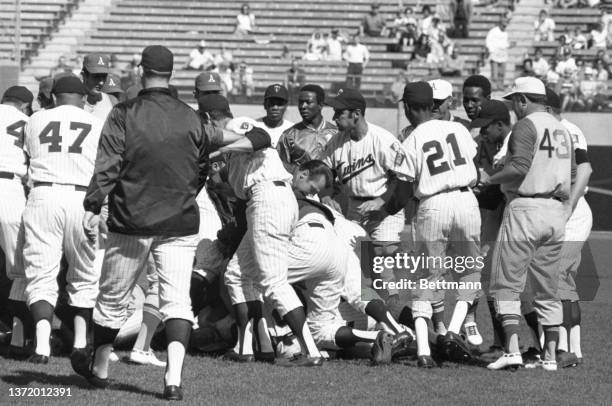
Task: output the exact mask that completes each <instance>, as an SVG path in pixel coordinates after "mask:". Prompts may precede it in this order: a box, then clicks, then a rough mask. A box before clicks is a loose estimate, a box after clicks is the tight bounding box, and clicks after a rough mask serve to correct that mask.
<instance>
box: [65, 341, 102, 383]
mask: <svg viewBox="0 0 612 406" xmlns="http://www.w3.org/2000/svg"><path fill="white" fill-rule="evenodd" d="M92 362H93V359H92V351H91V350H90V349H88V348H75V349H74V350H73V351H72V353H71V354H70V365H72V369H73V370H74V372H76V373H77V374H79V375H81V376H82V377H83V378H85V379H87V382H89V383H90V384H91V385H92V386H95V387H96V388H100V389H104V388H106V387H107V386H108V379H107V378H100V377H98V376H96V375H94V373H93V371H92V370H91V368H92Z"/></svg>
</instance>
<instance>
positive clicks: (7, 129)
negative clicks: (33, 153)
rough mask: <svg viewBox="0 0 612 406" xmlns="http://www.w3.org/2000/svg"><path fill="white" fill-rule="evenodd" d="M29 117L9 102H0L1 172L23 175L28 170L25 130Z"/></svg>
mask: <svg viewBox="0 0 612 406" xmlns="http://www.w3.org/2000/svg"><path fill="white" fill-rule="evenodd" d="M28 120H29V117H28V116H26V115H25V114H23V113H22V112H21V111H20V110H18V109H16V108H15V107H13V106H9V105H7V104H0V172H12V173H14V174H15V175H17V176H19V177H23V176H24V175H25V174H26V171H27V164H26V155H25V153H24V152H23V132H24V128H25V125H26V123H27V122H28Z"/></svg>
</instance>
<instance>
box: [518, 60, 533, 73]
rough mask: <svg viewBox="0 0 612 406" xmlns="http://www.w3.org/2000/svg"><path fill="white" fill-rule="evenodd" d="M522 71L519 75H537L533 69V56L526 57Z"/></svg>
mask: <svg viewBox="0 0 612 406" xmlns="http://www.w3.org/2000/svg"><path fill="white" fill-rule="evenodd" d="M521 68H522V69H521V72H520V73H519V77H525V76H535V75H536V74H535V72H534V70H533V60H532V59H531V58H526V59H524V60H523V65H522V67H521Z"/></svg>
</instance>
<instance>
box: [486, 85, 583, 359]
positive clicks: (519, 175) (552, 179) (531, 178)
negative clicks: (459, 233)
mask: <svg viewBox="0 0 612 406" xmlns="http://www.w3.org/2000/svg"><path fill="white" fill-rule="evenodd" d="M504 97H505V98H507V99H510V100H512V106H513V109H514V112H515V113H516V115H517V117H518V118H519V121H518V122H517V123H516V125H515V126H514V127H513V129H512V134H511V135H510V138H509V140H508V154H507V156H506V160H505V164H504V167H503V168H502V170H501V171H499V172H497V173H495V174H493V175H492V176H491V177H489V178H488V179H487V178H484V179H483V183H484V184H485V185H488V184H501V185H502V191H503V192H504V194H505V195H506V199H507V201H508V204H507V205H506V208H505V209H504V218H503V221H502V224H501V228H500V231H499V234H498V237H497V241H496V244H495V248H494V250H493V269H492V271H491V286H490V294H491V296H492V297H493V298H494V299H495V305H496V308H497V311H498V314H500V316H501V321H502V325H503V328H504V335H505V343H504V344H505V349H504V354H503V355H502V356H501V357H500V358H499V359H497V360H496V361H495V362H492V363H490V364H489V365H488V368H489V369H503V368H516V367H518V366H520V365H522V364H523V359H522V356H521V353H520V352H519V344H518V324H519V318H520V307H521V303H520V294H521V292H523V290H524V289H525V284H526V280H527V278H529V279H530V282H531V283H530V284H531V288H532V289H533V294H534V307H535V309H536V312H537V315H538V319H539V322H540V325H541V326H542V329H543V330H544V341H545V345H544V356H543V360H542V361H541V362H539V363H538V364H537V366H539V367H542V368H543V369H544V370H546V371H556V370H557V363H556V360H555V351H556V346H557V341H558V337H559V325H560V324H561V323H562V321H563V320H562V309H561V302H560V301H559V300H558V294H557V288H558V284H559V278H560V276H559V274H560V269H559V262H558V261H559V258H560V253H561V249H562V246H563V236H564V233H565V225H566V223H567V219H568V217H569V213H570V209H571V208H568V204H567V202H568V201H569V198H570V196H572V190H571V183H572V171H573V170H575V162H574V159H573V156H574V154H573V146H572V140H571V137H570V135H569V132H568V131H567V130H566V129H565V127H563V125H562V124H561V123H560V122H559V121H558V120H557V119H556V118H555V117H554V116H552V115H551V114H549V113H548V112H547V111H546V109H547V107H546V104H547V100H546V91H545V87H544V83H542V81H540V80H539V79H535V78H531V77H524V78H518V79H516V80H515V83H514V87H513V90H512V91H511V92H510V93H509V94H507V95H506V96H504Z"/></svg>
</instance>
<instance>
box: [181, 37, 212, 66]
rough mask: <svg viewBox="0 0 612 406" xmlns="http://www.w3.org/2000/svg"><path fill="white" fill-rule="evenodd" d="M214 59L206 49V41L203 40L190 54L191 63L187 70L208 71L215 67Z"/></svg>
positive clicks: (188, 64) (189, 62)
mask: <svg viewBox="0 0 612 406" xmlns="http://www.w3.org/2000/svg"><path fill="white" fill-rule="evenodd" d="M214 63H215V62H214V57H213V55H212V54H211V53H210V52H208V50H207V49H206V41H204V40H202V41H200V43H199V44H198V47H197V48H194V49H193V50H192V51H191V52H190V53H189V61H188V62H187V66H186V69H189V70H208V69H210V68H211V67H212V66H213V65H214Z"/></svg>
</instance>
